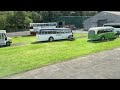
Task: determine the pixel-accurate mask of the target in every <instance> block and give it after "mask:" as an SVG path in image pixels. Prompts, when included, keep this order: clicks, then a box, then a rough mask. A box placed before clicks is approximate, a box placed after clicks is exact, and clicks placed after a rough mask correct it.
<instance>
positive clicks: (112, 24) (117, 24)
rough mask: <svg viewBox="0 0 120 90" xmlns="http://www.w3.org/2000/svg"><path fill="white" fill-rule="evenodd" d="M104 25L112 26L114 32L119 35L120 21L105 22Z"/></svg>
mask: <svg viewBox="0 0 120 90" xmlns="http://www.w3.org/2000/svg"><path fill="white" fill-rule="evenodd" d="M103 26H104V27H113V28H114V32H117V34H118V35H120V23H106V24H104V25H103Z"/></svg>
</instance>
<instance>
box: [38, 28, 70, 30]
mask: <svg viewBox="0 0 120 90" xmlns="http://www.w3.org/2000/svg"><path fill="white" fill-rule="evenodd" d="M39 29H40V30H42V29H43V30H45V29H46V30H63V29H69V28H39Z"/></svg>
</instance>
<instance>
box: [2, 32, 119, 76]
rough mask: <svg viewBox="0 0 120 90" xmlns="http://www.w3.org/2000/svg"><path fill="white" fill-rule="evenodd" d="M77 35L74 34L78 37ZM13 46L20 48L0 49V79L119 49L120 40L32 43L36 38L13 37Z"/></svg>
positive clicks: (85, 38)
mask: <svg viewBox="0 0 120 90" xmlns="http://www.w3.org/2000/svg"><path fill="white" fill-rule="evenodd" d="M78 36H79V34H75V37H78ZM12 41H13V44H17V43H24V44H23V45H21V46H11V47H4V48H0V77H3V76H6V75H11V74H15V73H19V72H23V71H27V70H31V69H34V68H38V67H42V66H45V65H49V64H53V63H57V62H60V61H65V60H70V59H73V58H76V57H79V56H83V55H87V54H90V53H95V52H99V51H103V50H108V49H112V48H115V47H120V38H118V39H115V40H113V41H106V42H96V43H93V42H87V37H84V38H77V39H76V40H75V41H68V40H62V41H55V42H43V43H34V44H32V43H33V42H35V41H36V37H34V36H28V37H17V38H15V37H13V38H12Z"/></svg>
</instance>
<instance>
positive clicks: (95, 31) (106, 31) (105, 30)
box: [88, 27, 116, 41]
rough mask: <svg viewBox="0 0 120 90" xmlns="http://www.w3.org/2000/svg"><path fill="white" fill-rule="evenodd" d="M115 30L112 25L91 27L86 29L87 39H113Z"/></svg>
mask: <svg viewBox="0 0 120 90" xmlns="http://www.w3.org/2000/svg"><path fill="white" fill-rule="evenodd" d="M115 38H116V32H114V28H113V27H92V28H90V29H89V31H88V39H89V40H102V41H103V40H107V39H115Z"/></svg>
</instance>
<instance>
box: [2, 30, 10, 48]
mask: <svg viewBox="0 0 120 90" xmlns="http://www.w3.org/2000/svg"><path fill="white" fill-rule="evenodd" d="M11 43H12V40H11V38H9V37H7V34H6V30H0V46H4V45H5V46H10V45H11Z"/></svg>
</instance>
